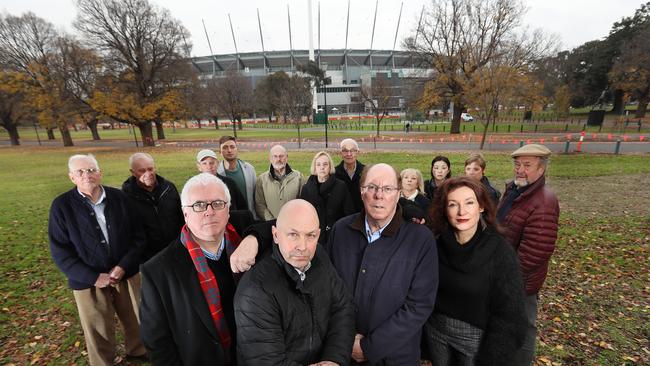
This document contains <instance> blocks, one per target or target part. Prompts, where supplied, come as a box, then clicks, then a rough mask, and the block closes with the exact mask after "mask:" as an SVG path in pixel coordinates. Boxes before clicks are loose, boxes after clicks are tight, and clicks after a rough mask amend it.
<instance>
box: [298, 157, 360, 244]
mask: <svg viewBox="0 0 650 366" xmlns="http://www.w3.org/2000/svg"><path fill="white" fill-rule="evenodd" d="M334 171H335V170H334V162H333V161H332V157H331V156H330V155H329V154H328V153H327V152H325V151H319V152H317V153H316V155H315V156H314V158H313V159H312V161H311V169H310V172H311V175H310V176H309V179H307V183H305V185H304V186H303V187H302V191H301V192H300V198H302V199H304V200H305V201H307V202H309V203H311V204H312V205H313V206H314V207H315V208H316V212H317V213H318V220H319V221H320V238H319V239H318V242H319V243H321V244H325V243H326V242H327V238H328V236H329V230H330V229H331V228H332V226H334V223H335V222H336V221H337V220H338V219H340V218H342V217H344V216H347V215H351V214H353V213H354V206H353V204H352V199H351V197H350V192H349V191H348V189H347V186H346V185H345V182H343V181H342V180H339V179H337V178H336V177H335V176H334Z"/></svg>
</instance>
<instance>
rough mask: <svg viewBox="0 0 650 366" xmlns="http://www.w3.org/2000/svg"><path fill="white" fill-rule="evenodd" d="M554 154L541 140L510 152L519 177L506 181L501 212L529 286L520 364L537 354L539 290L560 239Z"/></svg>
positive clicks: (499, 210) (509, 238)
mask: <svg viewBox="0 0 650 366" xmlns="http://www.w3.org/2000/svg"><path fill="white" fill-rule="evenodd" d="M550 155H551V151H550V150H549V149H548V148H547V147H546V146H543V145H537V144H529V145H525V146H522V147H520V148H519V149H517V150H515V152H513V153H512V154H511V155H510V156H512V158H513V162H514V172H515V179H514V180H513V181H512V182H510V183H508V184H507V185H506V191H505V193H504V194H503V197H502V198H501V202H499V207H498V212H497V219H498V220H499V223H500V224H501V226H502V227H503V228H504V230H505V231H504V234H505V235H504V236H505V237H506V239H507V240H508V241H509V242H510V244H512V246H513V247H514V249H515V251H516V252H517V256H518V257H519V266H520V268H521V274H522V277H523V279H524V284H525V287H526V320H527V332H526V338H525V340H524V345H523V347H522V349H520V350H519V352H518V354H517V357H516V360H517V362H516V365H522V366H523V365H526V366H529V365H531V364H532V362H533V359H534V356H535V337H536V333H537V328H536V326H535V320H536V318H537V302H538V293H539V290H540V288H541V287H542V285H543V284H544V280H545V279H546V274H547V272H548V262H549V260H550V259H551V255H552V254H553V251H554V250H555V241H556V240H557V230H558V218H559V216H560V206H559V204H558V200H557V196H556V195H555V193H553V191H551V190H550V189H549V188H548V187H547V186H546V179H545V173H546V168H547V166H548V159H549V156H550Z"/></svg>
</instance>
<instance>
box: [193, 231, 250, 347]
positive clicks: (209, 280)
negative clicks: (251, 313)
mask: <svg viewBox="0 0 650 366" xmlns="http://www.w3.org/2000/svg"><path fill="white" fill-rule="evenodd" d="M224 238H225V241H226V248H225V249H226V253H228V256H230V255H231V254H232V252H233V251H234V250H235V249H237V246H238V245H239V242H240V241H241V238H240V237H239V235H238V234H237V232H236V231H235V228H234V227H233V226H232V225H230V224H228V225H227V226H226V230H225V232H224ZM180 239H181V243H183V245H184V246H185V247H186V248H187V251H188V252H189V253H190V257H191V258H192V262H194V268H195V269H196V274H197V275H198V278H199V283H200V284H201V290H203V296H204V297H205V301H206V303H207V304H208V308H209V309H210V315H212V320H213V321H214V326H215V327H216V328H217V334H218V335H219V340H220V341H221V345H222V347H223V349H224V353H225V354H226V358H227V359H230V346H231V345H232V339H231V337H230V331H229V330H228V322H227V321H226V317H225V315H224V313H223V307H222V306H221V293H220V292H219V284H218V283H217V279H216V277H214V274H213V273H212V271H211V270H210V267H209V266H208V261H207V259H206V258H205V255H203V250H202V249H201V246H199V244H198V243H197V242H195V241H194V239H192V235H191V234H190V230H189V229H188V228H187V225H184V226H183V229H182V230H181V237H180ZM222 255H223V253H222Z"/></svg>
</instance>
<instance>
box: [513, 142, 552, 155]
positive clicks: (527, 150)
mask: <svg viewBox="0 0 650 366" xmlns="http://www.w3.org/2000/svg"><path fill="white" fill-rule="evenodd" d="M550 155H551V150H549V149H548V147H546V146H544V145H538V144H528V145H524V146H522V147H520V148H518V149H517V150H515V151H514V152H513V153H512V154H510V156H512V157H513V158H516V157H517V156H540V157H546V156H550Z"/></svg>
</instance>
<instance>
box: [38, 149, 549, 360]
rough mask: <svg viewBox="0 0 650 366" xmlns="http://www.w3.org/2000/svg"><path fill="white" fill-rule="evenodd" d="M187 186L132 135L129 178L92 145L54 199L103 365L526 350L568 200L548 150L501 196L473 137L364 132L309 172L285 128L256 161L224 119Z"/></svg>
mask: <svg viewBox="0 0 650 366" xmlns="http://www.w3.org/2000/svg"><path fill="white" fill-rule="evenodd" d="M219 148H220V154H221V157H222V161H219V158H218V155H217V154H216V153H215V152H214V151H212V150H207V149H206V150H201V151H200V152H199V153H198V154H197V157H196V160H197V161H196V164H197V169H198V171H199V174H197V175H195V176H193V177H191V178H190V179H189V180H188V181H187V182H186V183H185V184H184V186H183V188H182V190H181V193H180V194H179V192H178V190H177V189H176V187H175V186H174V184H173V183H171V182H170V181H168V180H166V179H165V178H163V177H161V176H160V175H158V174H157V172H156V167H155V163H154V159H153V158H152V157H151V155H149V154H146V153H135V154H133V155H132V156H131V157H130V159H129V165H130V172H131V176H130V177H128V178H127V179H126V181H125V182H124V184H123V185H122V189H121V190H118V189H115V188H111V187H108V186H104V185H102V171H101V169H100V167H99V164H98V162H97V160H96V159H95V158H94V157H93V156H92V155H90V154H89V155H73V156H71V157H70V159H69V162H68V174H69V177H70V179H71V181H72V183H73V184H74V185H75V187H74V188H72V189H71V190H70V191H68V192H66V193H63V194H62V195H60V196H59V197H57V198H56V199H55V200H54V201H53V203H52V207H51V209H50V219H49V238H50V248H51V254H52V258H53V260H54V262H55V263H56V265H57V266H58V267H59V268H60V269H61V271H62V272H63V273H64V274H65V275H66V276H67V278H68V283H69V286H70V288H71V289H72V290H73V294H74V298H75V301H76V304H77V309H78V312H79V317H80V321H81V326H82V328H83V331H84V337H85V340H86V346H87V350H88V356H89V361H90V364H91V365H112V364H113V362H114V361H115V360H116V344H115V343H116V338H115V321H114V317H115V315H117V316H118V318H119V320H120V323H121V324H122V326H123V328H124V340H125V351H126V357H127V358H136V359H148V360H149V361H150V362H152V363H153V364H154V365H159V364H161V365H179V364H186V365H208V364H214V365H240V366H242V365H280V364H282V365H285V364H287V365H290V364H291V365H293V364H295V365H321V366H326V365H329V366H331V365H347V364H367V365H398V364H399V365H402V364H410V365H416V364H420V363H421V362H430V363H432V364H433V365H474V364H477V365H478V364H480V365H482V364H499V365H501V364H504V365H526V366H528V365H530V364H531V363H532V362H533V358H534V352H535V338H536V327H535V322H536V316H537V301H538V293H539V290H540V288H541V286H542V284H543V282H544V280H545V277H546V274H547V270H548V263H549V260H550V256H551V254H552V253H553V251H554V247H555V241H556V239H557V229H558V216H559V206H558V201H557V198H556V196H555V194H554V193H553V192H552V191H551V190H550V189H549V188H547V187H546V185H545V172H546V169H547V165H548V160H549V156H550V154H551V152H550V151H549V150H548V149H547V148H546V147H544V146H542V145H536V144H530V145H525V146H523V147H521V148H519V149H517V150H516V151H515V152H513V153H512V154H511V155H512V158H513V164H514V180H513V181H512V182H510V183H508V184H507V185H506V189H505V192H504V194H503V196H501V194H500V192H499V191H498V190H497V189H495V188H494V187H493V186H492V185H491V183H490V182H489V181H488V179H487V178H486V177H485V174H484V173H485V167H486V162H485V159H484V158H483V157H482V156H481V155H479V154H474V155H471V156H470V157H469V158H468V159H467V161H466V162H465V175H464V176H459V177H453V178H452V177H451V163H450V161H449V159H448V158H446V157H444V156H437V157H435V158H434V159H433V161H432V163H431V179H430V180H427V181H426V182H424V180H423V177H422V174H421V173H420V172H419V171H418V170H416V169H405V170H403V171H402V172H401V173H400V172H398V171H397V170H395V168H394V167H392V166H390V165H388V164H385V163H378V164H369V165H367V166H366V165H364V164H362V163H361V162H360V161H359V160H358V159H357V157H358V154H359V146H358V144H357V143H356V141H354V140H352V139H345V140H343V141H342V142H341V143H340V153H341V157H342V161H341V162H340V164H338V165H337V166H335V165H334V162H333V160H332V157H331V156H330V155H329V154H328V153H327V152H325V151H320V152H318V153H317V154H316V155H315V156H314V158H313V160H312V163H311V168H310V175H309V176H308V177H307V179H306V180H305V179H304V178H303V176H302V174H301V173H300V172H298V171H296V170H293V169H292V168H291V167H290V166H289V164H288V154H287V150H286V149H285V148H284V147H282V146H280V145H276V146H273V147H272V148H271V150H270V153H269V162H270V164H269V169H268V170H266V171H264V172H263V173H262V174H260V175H259V176H258V175H257V174H256V172H255V168H254V167H253V166H252V165H251V164H250V163H248V162H245V161H243V160H240V159H239V158H238V150H237V140H236V139H235V138H233V137H230V136H224V137H222V138H221V140H220V146H219Z"/></svg>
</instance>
